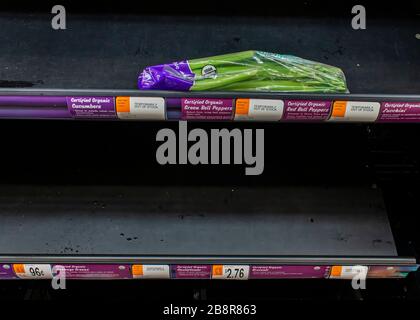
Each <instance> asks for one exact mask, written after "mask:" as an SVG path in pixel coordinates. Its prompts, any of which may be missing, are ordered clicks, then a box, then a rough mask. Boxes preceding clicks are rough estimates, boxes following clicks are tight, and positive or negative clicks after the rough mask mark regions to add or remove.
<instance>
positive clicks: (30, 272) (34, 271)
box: [13, 264, 53, 279]
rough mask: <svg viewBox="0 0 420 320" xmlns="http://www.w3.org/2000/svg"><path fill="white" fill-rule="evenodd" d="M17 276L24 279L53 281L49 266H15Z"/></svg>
mask: <svg viewBox="0 0 420 320" xmlns="http://www.w3.org/2000/svg"><path fill="white" fill-rule="evenodd" d="M13 270H14V271H15V274H16V275H17V276H18V277H19V278H22V279H52V277H53V274H52V268H51V265H49V264H14V265H13Z"/></svg>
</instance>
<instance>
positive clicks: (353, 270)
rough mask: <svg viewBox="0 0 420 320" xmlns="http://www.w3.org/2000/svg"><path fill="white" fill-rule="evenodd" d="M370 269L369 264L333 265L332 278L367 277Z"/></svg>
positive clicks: (350, 278)
mask: <svg viewBox="0 0 420 320" xmlns="http://www.w3.org/2000/svg"><path fill="white" fill-rule="evenodd" d="M368 271H369V267H367V266H333V267H332V269H331V274H330V279H349V280H352V279H355V278H356V277H357V278H359V279H366V277H367V274H368Z"/></svg>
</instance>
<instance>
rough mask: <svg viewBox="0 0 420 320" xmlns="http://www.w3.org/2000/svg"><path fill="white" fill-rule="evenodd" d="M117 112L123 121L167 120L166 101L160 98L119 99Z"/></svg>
mask: <svg viewBox="0 0 420 320" xmlns="http://www.w3.org/2000/svg"><path fill="white" fill-rule="evenodd" d="M115 105H116V110H117V115H118V118H119V119H122V120H165V99H163V98H159V97H117V99H116V103H115Z"/></svg>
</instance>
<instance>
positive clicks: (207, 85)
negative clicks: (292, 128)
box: [138, 51, 348, 93]
mask: <svg viewBox="0 0 420 320" xmlns="http://www.w3.org/2000/svg"><path fill="white" fill-rule="evenodd" d="M138 87H139V89H142V90H176V91H204V90H216V91H280V92H313V93H316V92H318V93H340V92H348V90H347V86H346V79H345V76H344V73H343V72H342V71H341V69H339V68H337V67H333V66H329V65H326V64H322V63H318V62H314V61H310V60H305V59H302V58H298V57H295V56H290V55H280V54H275V53H268V52H262V51H243V52H238V53H231V54H225V55H220V56H213V57H208V58H202V59H193V60H187V61H180V62H174V63H169V64H163V65H157V66H152V67H148V68H146V69H144V70H143V72H142V73H141V74H140V76H139V78H138Z"/></svg>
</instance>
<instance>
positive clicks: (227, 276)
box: [212, 265, 249, 280]
mask: <svg viewBox="0 0 420 320" xmlns="http://www.w3.org/2000/svg"><path fill="white" fill-rule="evenodd" d="M212 278H213V279H224V280H248V278H249V266H244V265H214V266H213V270H212Z"/></svg>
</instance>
